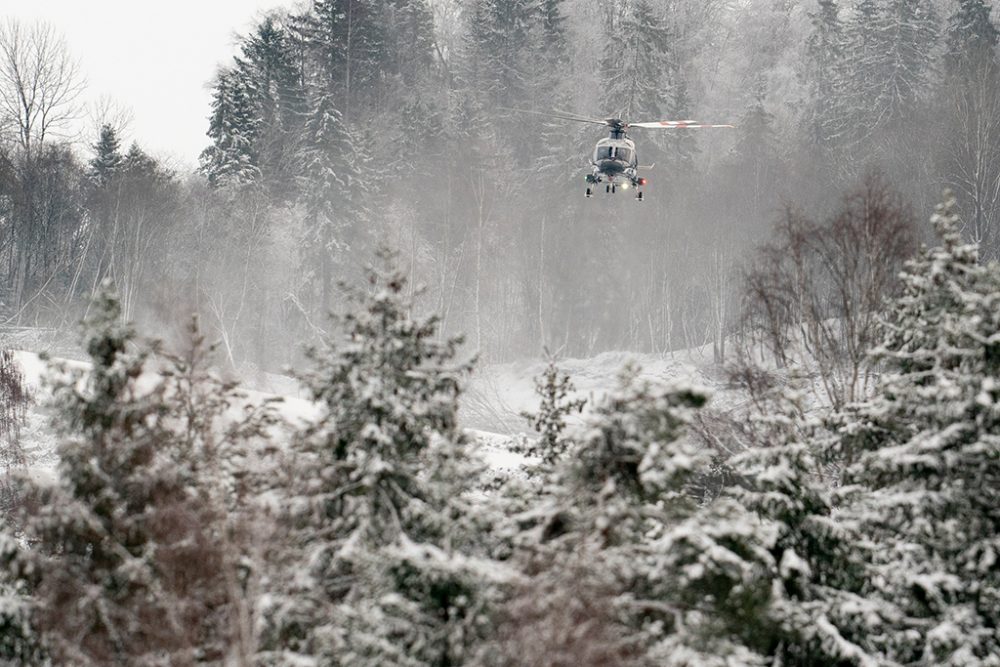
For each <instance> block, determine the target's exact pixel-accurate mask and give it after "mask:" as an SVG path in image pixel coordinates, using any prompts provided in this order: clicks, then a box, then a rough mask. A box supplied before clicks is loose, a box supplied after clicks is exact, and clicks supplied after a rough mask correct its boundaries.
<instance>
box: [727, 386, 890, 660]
mask: <svg viewBox="0 0 1000 667" xmlns="http://www.w3.org/2000/svg"><path fill="white" fill-rule="evenodd" d="M804 385H805V382H801V381H798V380H797V378H795V377H792V378H791V381H790V383H789V384H788V385H785V386H781V385H777V384H768V385H767V386H762V387H759V388H758V389H759V390H760V393H759V395H758V396H757V397H756V400H755V407H754V410H753V414H752V415H751V418H750V421H751V422H752V424H753V425H752V427H751V428H750V433H751V440H752V443H751V446H750V447H748V448H747V449H745V450H744V451H743V452H742V453H741V454H739V455H737V456H735V457H734V458H732V459H731V460H730V461H729V465H730V466H731V467H732V468H733V469H734V470H736V471H737V472H738V474H739V475H740V476H741V478H742V481H741V484H740V485H736V486H734V487H732V488H731V489H730V491H729V496H730V497H731V498H733V499H735V500H736V501H738V502H739V503H740V505H742V506H743V507H744V508H746V509H749V510H751V511H753V512H755V513H756V515H757V517H758V518H759V519H760V522H761V523H760V527H759V534H760V539H762V542H763V543H764V544H766V549H767V551H768V552H769V554H770V558H769V559H768V560H767V561H764V563H766V565H767V570H766V576H767V577H768V578H769V579H770V586H768V587H767V588H766V589H764V590H766V591H767V600H766V605H762V606H761V608H760V610H759V613H755V614H752V615H739V616H735V617H732V626H731V631H732V632H735V633H737V634H739V635H741V636H742V637H743V638H744V641H745V643H746V645H747V646H748V647H749V648H751V649H752V650H753V651H754V652H756V653H758V654H760V655H762V656H764V657H766V658H767V659H768V660H769V661H770V662H769V664H781V665H875V664H880V660H881V657H880V656H879V655H878V654H877V652H875V651H872V650H871V649H870V648H869V646H868V638H869V637H870V636H872V635H877V634H879V633H880V632H882V630H883V626H884V625H885V624H886V622H885V620H884V619H886V618H889V619H891V618H894V617H896V616H897V615H898V612H897V610H896V609H895V608H894V607H893V606H892V605H891V604H889V603H886V602H884V601H883V602H879V601H878V598H877V597H876V596H871V597H869V591H867V590H866V583H867V576H868V571H867V566H866V564H867V563H868V562H869V560H870V558H871V553H870V552H869V549H868V547H867V544H866V542H865V540H864V539H863V538H862V535H861V534H860V533H859V531H858V530H857V529H856V526H855V525H854V524H853V523H847V522H845V521H843V520H841V519H840V518H839V516H838V513H837V507H838V506H839V505H841V504H842V500H843V499H842V498H841V497H840V494H839V493H838V492H837V491H836V490H835V489H833V488H831V486H830V484H829V481H828V480H827V479H825V477H826V475H825V474H824V473H825V466H824V464H825V463H826V462H827V461H826V458H827V455H826V453H825V452H824V450H823V445H824V443H826V442H828V441H829V435H828V434H827V433H826V431H825V430H824V427H823V424H822V423H821V422H820V420H819V419H818V418H817V417H814V416H810V415H809V414H808V413H807V411H806V400H805V399H806V395H807V392H805V391H804V390H803V389H802V388H801V386H804ZM762 564H763V563H762ZM716 618H724V615H722V614H718V615H716Z"/></svg>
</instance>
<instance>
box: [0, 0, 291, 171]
mask: <svg viewBox="0 0 1000 667" xmlns="http://www.w3.org/2000/svg"><path fill="white" fill-rule="evenodd" d="M0 4H2V5H3V8H2V9H0V16H2V17H7V16H14V17H16V18H18V19H21V20H24V21H31V20H34V19H42V20H45V21H48V22H49V23H51V24H52V25H53V26H55V28H56V29H57V30H58V31H59V32H61V33H62V34H63V35H64V36H65V38H66V42H67V45H68V46H69V49H70V51H71V52H72V53H73V55H74V56H76V57H77V58H78V60H79V62H80V69H81V71H82V72H83V74H84V76H85V77H86V80H87V90H86V93H85V97H86V99H87V100H96V99H98V98H100V97H102V96H106V97H110V98H112V99H113V100H114V101H115V102H117V103H118V104H120V105H121V106H123V107H125V108H128V109H130V110H131V111H132V113H133V119H132V122H131V125H130V126H129V128H128V131H127V133H126V140H127V141H129V142H131V140H133V139H134V140H136V141H138V142H139V144H140V145H141V146H143V148H145V149H146V150H147V151H148V152H150V153H152V154H154V155H156V156H159V157H163V158H168V159H169V161H170V162H171V163H172V165H173V166H174V167H176V168H179V169H186V168H193V167H194V166H195V165H196V164H197V158H198V154H199V153H200V152H201V150H202V149H203V148H205V146H207V145H208V141H209V140H208V137H206V136H205V131H206V130H207V129H208V116H209V113H210V107H209V104H210V101H211V93H210V91H209V89H208V84H209V83H210V82H211V80H212V77H213V75H214V74H215V70H216V67H217V66H218V65H219V64H228V63H229V62H230V59H231V58H232V56H233V54H234V53H235V50H236V49H235V41H236V37H237V35H238V34H241V33H244V32H246V31H247V30H248V29H249V28H250V27H251V26H252V25H253V21H254V19H255V18H257V17H259V16H260V15H261V14H263V13H264V12H265V11H267V10H269V9H273V8H276V7H283V6H285V7H287V6H290V5H291V4H292V3H291V2H289V0H171V1H169V2H163V1H162V0H2V3H0ZM86 129H89V128H86ZM82 136H85V137H88V138H89V136H90V133H89V132H88V133H86V134H84V135H82Z"/></svg>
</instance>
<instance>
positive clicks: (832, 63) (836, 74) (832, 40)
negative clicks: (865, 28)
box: [803, 0, 846, 150]
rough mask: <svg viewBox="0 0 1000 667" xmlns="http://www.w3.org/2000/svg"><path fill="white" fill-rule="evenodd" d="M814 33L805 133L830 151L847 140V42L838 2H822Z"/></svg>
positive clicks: (810, 47)
mask: <svg viewBox="0 0 1000 667" xmlns="http://www.w3.org/2000/svg"><path fill="white" fill-rule="evenodd" d="M810 19H811V24H812V30H811V33H810V35H809V38H808V40H807V42H806V52H805V56H806V58H805V64H804V70H803V76H804V79H805V85H806V90H807V95H808V98H807V100H806V109H805V118H804V119H803V120H804V129H805V130H806V132H807V135H808V137H809V140H810V141H811V142H812V143H814V144H817V145H819V146H820V147H821V148H824V149H826V150H833V149H836V148H838V147H839V146H840V145H841V144H842V142H843V140H844V134H843V133H844V130H845V127H844V119H845V117H846V116H845V113H844V111H845V110H844V101H845V100H844V98H843V95H844V89H845V82H844V71H845V58H844V49H845V46H846V38H845V35H844V25H843V22H842V20H841V17H840V6H839V4H838V3H837V0H819V8H818V11H816V12H815V13H812V14H810Z"/></svg>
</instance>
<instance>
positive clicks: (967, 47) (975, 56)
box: [945, 0, 1000, 75]
mask: <svg viewBox="0 0 1000 667" xmlns="http://www.w3.org/2000/svg"><path fill="white" fill-rule="evenodd" d="M991 10H992V7H991V6H990V3H989V2H987V1H986V0H959V2H958V7H957V8H956V9H955V11H954V13H953V14H952V15H951V16H950V17H949V19H948V35H947V45H948V49H947V52H946V55H945V63H946V65H947V67H948V72H949V74H952V75H957V74H958V75H960V74H962V73H963V72H964V71H968V70H974V69H976V68H977V67H979V66H983V65H993V64H994V63H995V58H996V46H997V42H998V41H1000V31H997V28H996V26H995V25H994V23H993V21H992V19H991V18H990V12H991Z"/></svg>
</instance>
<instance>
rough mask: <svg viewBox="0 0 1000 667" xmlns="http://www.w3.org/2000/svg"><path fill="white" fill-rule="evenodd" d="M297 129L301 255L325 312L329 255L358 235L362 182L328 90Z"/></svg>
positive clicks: (329, 284)
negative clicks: (302, 229) (299, 131)
mask: <svg viewBox="0 0 1000 667" xmlns="http://www.w3.org/2000/svg"><path fill="white" fill-rule="evenodd" d="M303 129H304V137H303V140H302V152H301V154H300V161H301V163H302V176H301V191H302V193H303V195H302V197H303V199H304V203H305V207H306V221H305V224H306V230H305V232H306V238H305V239H304V244H303V256H304V258H305V260H306V264H307V266H308V267H310V269H311V271H312V274H311V280H310V282H311V283H312V284H313V287H314V289H315V291H316V292H317V293H318V295H319V299H318V301H317V304H318V306H319V307H320V309H321V310H320V312H323V313H327V312H329V310H330V306H331V298H330V297H331V292H332V290H333V287H334V280H335V279H334V273H333V265H334V260H335V258H336V256H337V255H342V253H343V252H344V251H347V250H349V249H351V246H352V244H353V243H354V242H355V241H356V240H358V238H359V237H358V232H359V229H360V224H359V223H360V220H361V208H360V202H361V200H362V198H363V196H364V189H365V185H364V183H363V181H362V178H361V171H360V165H359V164H358V158H357V156H356V154H355V150H354V146H353V142H352V140H351V137H350V135H349V134H348V133H347V129H346V128H345V127H344V124H343V122H342V120H341V115H340V112H339V111H338V110H337V109H336V108H335V107H334V106H333V100H332V97H331V96H330V95H323V96H322V97H320V99H319V102H318V104H317V106H316V109H315V111H314V112H313V113H312V115H311V116H310V117H309V119H308V120H307V121H306V124H305V127H304V128H303ZM354 250H355V251H357V248H354Z"/></svg>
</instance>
